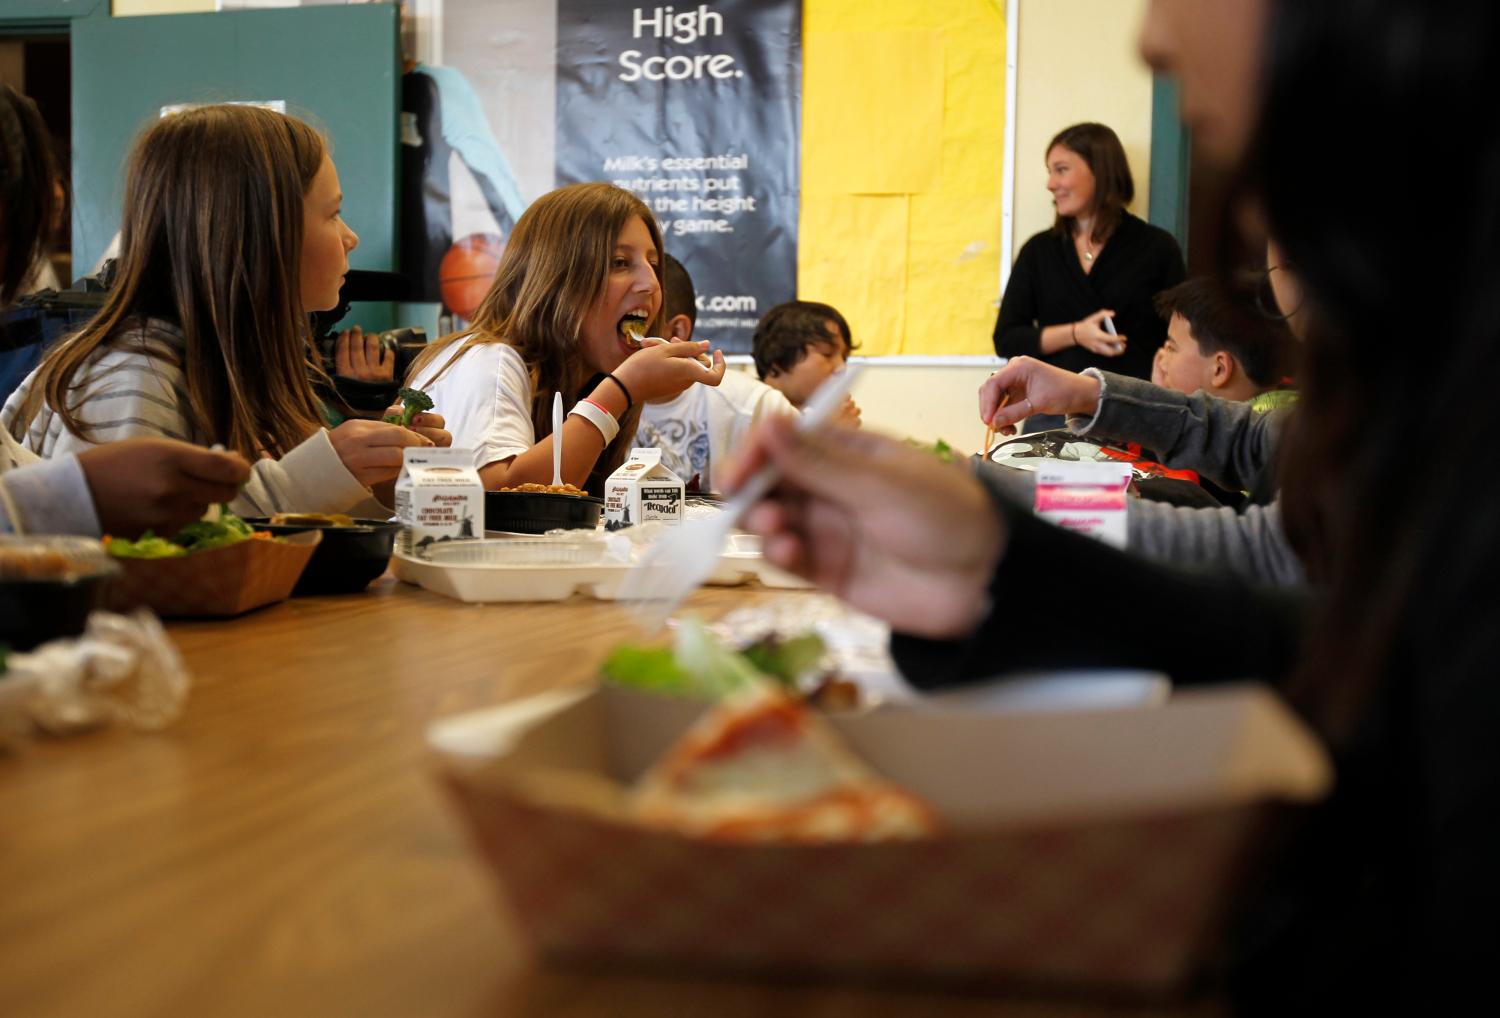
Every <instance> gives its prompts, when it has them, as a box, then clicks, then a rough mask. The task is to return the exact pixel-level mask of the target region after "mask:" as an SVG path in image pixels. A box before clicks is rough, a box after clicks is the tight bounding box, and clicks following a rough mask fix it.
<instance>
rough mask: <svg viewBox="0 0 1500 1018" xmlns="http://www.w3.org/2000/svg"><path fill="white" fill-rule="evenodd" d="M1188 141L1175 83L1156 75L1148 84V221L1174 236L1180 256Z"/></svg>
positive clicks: (1184, 234)
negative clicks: (1149, 137)
mask: <svg viewBox="0 0 1500 1018" xmlns="http://www.w3.org/2000/svg"><path fill="white" fill-rule="evenodd" d="M1191 145H1192V141H1191V139H1190V138H1189V136H1188V131H1187V128H1186V127H1184V126H1183V123H1182V119H1181V118H1180V117H1179V116H1178V115H1177V82H1176V81H1174V80H1172V79H1171V78H1163V77H1158V78H1156V79H1155V80H1154V81H1153V82H1152V85H1151V206H1150V208H1151V213H1150V219H1151V222H1152V223H1153V224H1155V225H1157V226H1160V227H1161V228H1162V229H1163V230H1166V231H1167V232H1168V233H1170V234H1172V236H1174V237H1176V238H1177V243H1178V244H1179V245H1180V246H1181V247H1182V253H1183V256H1184V257H1186V255H1187V242H1188V184H1189V167H1190V164H1191V162H1192V159H1191V156H1192V148H1191Z"/></svg>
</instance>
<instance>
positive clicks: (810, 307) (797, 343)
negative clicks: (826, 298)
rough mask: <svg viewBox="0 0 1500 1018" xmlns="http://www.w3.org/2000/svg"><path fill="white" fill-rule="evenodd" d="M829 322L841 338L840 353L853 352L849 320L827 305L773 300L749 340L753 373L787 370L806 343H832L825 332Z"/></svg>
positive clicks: (804, 351) (765, 375)
mask: <svg viewBox="0 0 1500 1018" xmlns="http://www.w3.org/2000/svg"><path fill="white" fill-rule="evenodd" d="M829 322H832V323H833V324H834V326H835V327H836V328H837V329H838V331H839V335H841V336H842V337H843V338H844V353H845V354H849V353H853V352H854V350H855V349H856V348H857V344H855V342H854V337H853V336H852V335H851V334H850V332H849V323H848V322H847V321H845V320H844V316H843V315H841V314H839V313H838V311H837V310H836V309H835V308H834V307H832V306H831V305H828V304H820V303H818V302H817V301H813V300H789V301H787V302H786V303H785V304H777V305H776V306H775V307H773V308H772V309H771V310H769V311H767V312H766V313H765V316H764V317H763V318H761V320H760V324H758V325H756V327H755V335H754V337H752V339H751V341H750V343H751V353H752V355H753V356H754V357H755V371H756V373H757V374H758V375H760V377H761V378H769V377H770V376H772V375H778V374H780V373H781V372H783V371H790V370H791V369H792V368H794V367H796V366H797V364H798V362H800V361H801V360H802V358H803V357H805V356H807V348H808V347H810V346H818V347H832V346H833V342H834V341H833V339H832V337H830V336H829V335H828V323H829Z"/></svg>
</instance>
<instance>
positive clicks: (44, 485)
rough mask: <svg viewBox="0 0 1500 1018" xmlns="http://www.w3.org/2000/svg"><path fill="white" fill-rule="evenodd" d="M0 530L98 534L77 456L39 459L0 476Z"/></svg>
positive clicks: (82, 534)
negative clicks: (39, 460)
mask: <svg viewBox="0 0 1500 1018" xmlns="http://www.w3.org/2000/svg"><path fill="white" fill-rule="evenodd" d="M0 533H17V534H75V535H77V536H80V537H98V536H99V517H98V516H97V515H96V514H95V512H94V499H93V496H92V495H91V494H90V492H89V486H88V480H87V479H86V478H85V477H84V476H83V468H82V467H81V466H79V465H78V459H77V457H75V456H59V457H58V458H57V459H51V460H42V461H41V462H40V463H32V464H29V465H26V466H18V467H16V468H15V469H14V470H10V471H7V472H6V473H5V474H4V475H3V476H0Z"/></svg>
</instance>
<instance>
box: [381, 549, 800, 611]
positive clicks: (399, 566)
mask: <svg viewBox="0 0 1500 1018" xmlns="http://www.w3.org/2000/svg"><path fill="white" fill-rule="evenodd" d="M569 534H570V535H573V536H564V537H554V536H547V537H529V538H528V537H508V536H507V537H496V538H488V539H485V540H471V541H451V542H444V543H441V544H434V545H432V546H431V547H430V548H429V549H428V551H427V552H426V553H425V555H424V556H421V557H418V556H414V555H407V554H405V553H402V552H399V551H398V552H397V553H396V554H395V555H394V556H393V557H392V559H391V572H392V573H394V574H395V576H396V578H397V579H399V580H403V581H405V582H407V583H411V584H415V585H416V586H419V587H424V588H426V589H427V590H431V591H433V592H434V593H437V594H443V595H445V596H447V597H452V598H456V599H458V600H460V601H467V602H475V603H494V602H523V601H565V600H567V599H568V598H570V597H572V596H573V595H575V594H584V595H587V596H589V597H593V598H597V599H599V600H601V601H612V600H614V599H615V598H616V596H617V595H618V593H619V589H620V585H621V583H622V582H623V581H624V579H625V575H626V574H627V573H628V572H629V571H630V561H629V560H628V559H626V558H623V557H621V552H620V549H621V548H622V547H628V545H622V542H624V541H625V539H624V538H622V537H611V536H608V535H605V534H603V533H602V532H601V533H598V534H582V535H578V534H576V533H575V532H569ZM759 542H760V539H759V538H757V537H754V536H753V535H750V534H731V535H730V538H729V541H728V542H727V543H726V546H725V549H724V552H723V554H722V555H721V557H720V560H719V564H718V566H717V567H716V569H715V571H714V573H713V575H711V576H710V577H709V578H708V580H707V581H706V582H707V583H709V584H712V585H715V586H738V585H740V584H744V583H749V582H751V581H756V582H759V583H760V584H761V585H763V586H765V587H769V588H774V589H780V590H800V589H808V585H807V584H806V583H805V582H803V581H802V580H801V579H800V578H798V577H795V576H793V575H791V574H790V573H787V572H783V571H782V570H780V569H777V568H776V567H775V566H772V565H770V564H769V563H767V562H766V561H765V559H763V558H762V557H761V554H760V543H759Z"/></svg>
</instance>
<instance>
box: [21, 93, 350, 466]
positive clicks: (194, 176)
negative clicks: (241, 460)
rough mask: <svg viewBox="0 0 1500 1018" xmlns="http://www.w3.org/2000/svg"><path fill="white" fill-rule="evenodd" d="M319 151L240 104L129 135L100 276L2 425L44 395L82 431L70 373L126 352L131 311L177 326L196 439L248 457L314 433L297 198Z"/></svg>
mask: <svg viewBox="0 0 1500 1018" xmlns="http://www.w3.org/2000/svg"><path fill="white" fill-rule="evenodd" d="M327 154H328V147H327V145H326V144H325V143H324V141H323V138H322V136H321V135H319V133H318V132H317V131H315V130H314V129H313V128H311V127H309V126H308V125H307V124H305V123H303V122H302V121H300V120H297V119H295V118H293V117H289V116H285V115H283V114H280V113H273V112H271V111H269V110H264V109H259V108H257V107H253V106H237V105H216V106H202V107H198V108H196V109H191V110H186V111H184V112H181V113H176V114H173V115H171V116H168V117H164V118H162V119H161V120H158V121H157V122H156V123H155V124H153V125H151V126H150V127H148V128H147V129H146V130H145V131H143V132H142V133H141V136H140V138H139V140H137V142H136V145H135V149H134V151H133V152H132V154H131V157H130V161H129V164H128V170H127V172H126V178H125V207H124V215H123V221H122V224H121V233H120V258H119V263H118V268H117V272H116V276H115V281H114V285H113V287H112V288H111V290H110V293H109V296H108V298H107V299H106V300H105V302H104V306H103V307H102V308H101V309H100V311H99V313H98V314H97V315H96V316H95V317H94V318H93V319H92V320H91V321H90V322H89V323H88V325H86V326H85V327H84V328H83V329H82V330H81V331H79V332H78V333H76V334H74V335H73V336H70V337H68V338H67V339H64V340H63V341H62V342H60V343H58V344H57V346H55V347H54V348H53V349H52V350H51V351H50V352H49V353H48V354H47V356H46V358H45V359H44V360H43V361H42V364H41V366H40V368H38V373H37V377H36V380H35V381H34V382H33V384H32V387H31V390H30V392H29V394H28V398H27V399H26V401H25V402H24V403H23V404H22V406H21V409H20V413H19V415H18V416H17V418H16V420H15V421H14V422H13V423H12V427H13V428H15V429H17V430H18V431H19V432H20V433H24V432H25V429H26V428H27V426H28V425H29V424H30V423H31V421H32V419H33V418H34V417H35V416H36V414H37V412H38V411H39V410H40V408H41V402H42V400H43V399H45V400H46V402H47V405H49V406H50V407H52V408H53V409H54V410H55V411H56V413H57V414H58V416H59V417H61V418H62V421H63V424H64V425H65V426H66V427H67V429H68V430H69V431H70V432H72V433H73V434H74V435H77V436H79V437H80V438H85V439H86V438H88V435H86V434H85V430H84V429H86V428H87V425H86V424H85V423H84V422H82V421H81V420H80V419H79V417H78V410H79V403H78V402H76V401H74V400H73V399H72V394H73V393H75V392H77V391H79V390H81V389H82V388H83V387H84V383H83V382H82V381H79V380H77V379H78V376H79V373H80V371H81V370H82V369H84V368H85V366H86V365H87V364H88V362H89V361H90V359H91V358H92V357H93V356H94V354H95V353H96V352H97V351H98V350H100V349H101V348H115V349H120V348H127V347H128V344H129V343H130V337H131V334H132V333H133V332H134V331H135V329H134V328H132V327H131V326H132V320H139V319H144V318H145V317H147V316H153V317H158V318H165V319H169V320H171V321H173V322H175V323H176V324H177V325H178V326H179V327H180V328H181V329H182V335H183V339H184V352H183V362H182V364H181V365H180V367H181V368H182V370H183V373H184V375H185V376H186V382H187V392H186V397H187V401H188V405H187V406H185V407H183V408H182V410H183V412H184V414H185V416H186V417H187V420H188V424H189V426H190V428H191V430H192V434H193V435H194V436H195V437H196V438H198V439H199V440H201V441H205V442H221V443H223V444H224V445H225V446H227V447H228V448H230V449H233V450H235V451H237V452H239V453H241V454H243V455H244V456H246V457H247V458H250V459H256V458H259V457H260V456H263V455H272V456H280V455H283V454H284V453H286V452H287V451H289V450H290V449H292V448H293V447H295V446H296V445H298V444H299V443H301V442H302V441H303V440H304V439H306V438H307V436H308V435H310V434H312V433H313V432H314V431H316V430H317V429H318V428H319V427H320V426H321V424H322V417H321V413H320V403H319V400H318V397H317V396H316V394H315V393H314V390H313V387H312V384H311V379H312V378H313V377H315V376H316V375H317V374H318V372H319V371H320V370H321V369H319V368H318V367H317V366H316V365H315V364H314V363H313V361H312V359H311V357H310V353H311V345H310V339H311V335H310V330H309V325H308V320H307V315H306V314H305V312H304V310H303V307H302V294H301V286H300V278H301V264H302V230H303V217H304V214H305V213H304V209H303V200H304V195H305V194H306V193H307V190H308V188H309V187H310V185H311V184H312V180H313V177H314V176H316V175H317V172H318V170H319V168H320V167H321V166H322V164H323V159H324V158H325V156H326V155H327ZM83 398H87V397H86V395H85V396H84V397H83Z"/></svg>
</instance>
